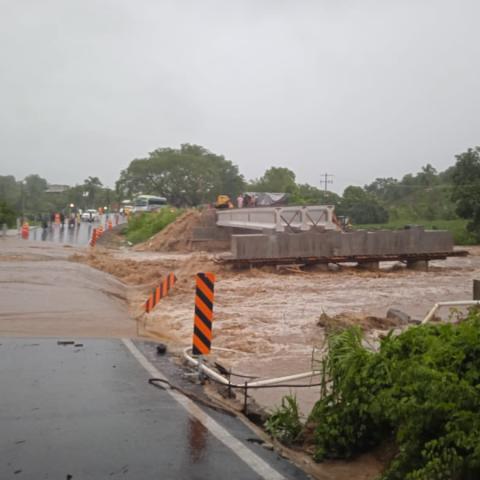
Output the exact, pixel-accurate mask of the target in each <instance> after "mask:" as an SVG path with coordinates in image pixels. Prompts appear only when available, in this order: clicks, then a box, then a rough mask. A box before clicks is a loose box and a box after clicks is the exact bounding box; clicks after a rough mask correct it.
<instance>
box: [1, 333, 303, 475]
mask: <svg viewBox="0 0 480 480" xmlns="http://www.w3.org/2000/svg"><path fill="white" fill-rule="evenodd" d="M127 342H128V341H127ZM127 342H125V343H124V342H122V341H121V340H99V339H97V340H84V341H83V340H82V341H81V343H80V344H77V345H58V344H57V340H56V339H41V340H39V339H5V338H0V385H1V392H2V393H1V396H0V431H1V435H0V459H1V461H0V478H2V479H10V478H15V479H32V480H33V479H35V480H38V479H44V478H45V479H46V478H55V479H71V480H76V479H82V480H85V479H105V478H117V477H118V478H125V479H136V480H142V479H153V478H158V479H160V478H161V479H224V478H228V479H231V480H236V479H248V480H252V479H257V478H275V479H281V478H289V479H290V478H291V479H305V478H307V477H306V476H305V475H304V474H303V473H302V472H300V471H299V470H298V469H297V468H296V467H294V466H293V465H292V464H290V463H289V462H287V461H285V460H282V459H280V458H279V457H278V456H277V455H276V454H275V453H274V452H270V451H268V450H266V449H264V448H262V447H261V446H259V445H256V444H252V443H251V442H248V441H247V439H248V438H251V437H253V436H254V435H253V434H252V432H251V431H250V430H248V429H247V427H246V426H245V425H244V424H242V423H241V422H239V421H238V420H236V419H234V418H232V417H229V416H226V415H223V414H220V413H218V412H210V411H209V409H207V408H204V407H202V408H201V409H200V408H199V407H197V406H195V408H196V409H197V410H198V411H199V412H200V414H199V413H198V412H197V413H196V414H195V415H192V414H191V413H190V412H187V410H186V407H185V406H183V405H182V404H181V403H179V401H178V400H177V401H176V400H175V397H174V395H180V394H176V393H175V394H169V393H168V392H167V391H165V390H162V389H158V388H155V387H153V386H151V385H149V384H148V378H149V377H150V376H151V375H149V372H147V371H146V370H145V368H144V367H145V366H144V365H143V366H142V365H141V364H140V363H139V361H138V359H137V358H135V357H134V356H133V355H132V352H131V351H130V350H129V349H128V348H127V347H128V345H127ZM137 345H138V348H140V349H145V348H146V347H145V345H144V344H141V343H139V344H137ZM133 348H136V347H133ZM182 398H185V399H186V397H183V396H182ZM186 402H190V403H191V401H190V400H188V399H187V400H186ZM210 415H212V416H210ZM203 417H205V418H203ZM213 418H214V419H213ZM212 423H213V424H217V425H218V426H219V428H220V432H221V431H222V429H224V430H227V433H226V434H225V435H224V434H220V436H219V434H218V431H217V432H216V433H215V430H214V429H213V428H212V426H211V424H212ZM224 430H223V431H224ZM222 435H223V436H222ZM229 435H231V436H232V437H233V439H234V441H235V442H240V443H238V444H237V449H239V450H245V451H246V452H247V453H246V454H245V453H244V454H243V455H244V457H245V455H247V456H248V455H251V461H249V462H248V461H247V462H246V461H245V458H243V459H242V457H241V455H239V453H238V451H237V452H236V453H235V452H234V451H233V450H232V449H231V448H229V446H228V445H229V442H228V441H227V442H226V441H224V438H226V437H228V436H229ZM220 440H222V441H220ZM227 440H228V438H227ZM239 446H240V447H241V448H239ZM247 463H248V464H247ZM262 464H265V465H266V468H267V470H266V471H267V472H269V473H267V474H266V475H259V473H258V468H259V465H260V466H261V465H262ZM269 469H270V470H269Z"/></svg>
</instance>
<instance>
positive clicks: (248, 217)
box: [217, 205, 338, 233]
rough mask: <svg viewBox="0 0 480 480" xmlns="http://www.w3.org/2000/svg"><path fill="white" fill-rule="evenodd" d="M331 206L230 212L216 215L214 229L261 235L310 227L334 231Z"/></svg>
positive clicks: (221, 212)
mask: <svg viewBox="0 0 480 480" xmlns="http://www.w3.org/2000/svg"><path fill="white" fill-rule="evenodd" d="M334 208H335V207H334V206H332V205H313V206H308V207H298V206H297V207H258V208H234V209H226V210H218V211H217V226H219V227H230V228H241V229H247V230H258V231H261V232H265V233H266V232H285V231H302V232H306V231H308V230H310V229H312V228H313V227H321V228H323V229H325V230H338V226H337V225H336V224H335V223H334V221H333V218H334V217H333V212H334Z"/></svg>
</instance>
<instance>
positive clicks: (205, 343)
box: [192, 273, 215, 355]
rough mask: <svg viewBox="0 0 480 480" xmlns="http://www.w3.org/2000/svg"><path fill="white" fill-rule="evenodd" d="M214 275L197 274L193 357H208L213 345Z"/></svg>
mask: <svg viewBox="0 0 480 480" xmlns="http://www.w3.org/2000/svg"><path fill="white" fill-rule="evenodd" d="M214 285H215V274H214V273H197V286H196V291H195V316H194V325H193V347H192V353H193V355H208V354H209V353H210V348H211V343H212V322H213V290H214Z"/></svg>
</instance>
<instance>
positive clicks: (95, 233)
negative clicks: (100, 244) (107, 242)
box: [90, 228, 97, 247]
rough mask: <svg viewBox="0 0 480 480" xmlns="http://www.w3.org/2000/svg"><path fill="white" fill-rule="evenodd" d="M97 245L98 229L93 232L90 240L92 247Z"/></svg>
mask: <svg viewBox="0 0 480 480" xmlns="http://www.w3.org/2000/svg"><path fill="white" fill-rule="evenodd" d="M96 243H97V229H96V228H94V229H93V231H92V239H91V240H90V246H91V247H94V246H95V244H96Z"/></svg>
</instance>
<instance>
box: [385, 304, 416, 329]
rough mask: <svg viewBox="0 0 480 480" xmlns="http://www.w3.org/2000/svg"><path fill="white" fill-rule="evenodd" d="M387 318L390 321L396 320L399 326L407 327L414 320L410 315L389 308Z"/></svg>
mask: <svg viewBox="0 0 480 480" xmlns="http://www.w3.org/2000/svg"><path fill="white" fill-rule="evenodd" d="M387 318H388V319H389V320H394V321H395V322H397V323H398V324H399V325H406V324H407V323H409V322H410V321H411V320H412V319H411V317H410V315H408V314H407V313H405V312H402V311H401V310H398V309H396V308H389V309H388V310H387Z"/></svg>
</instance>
